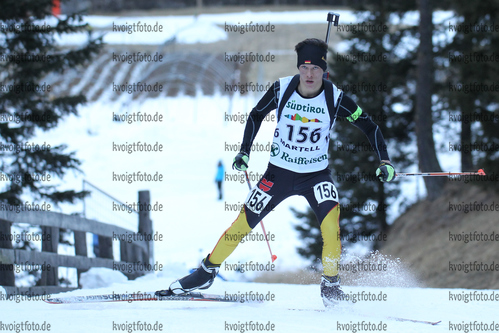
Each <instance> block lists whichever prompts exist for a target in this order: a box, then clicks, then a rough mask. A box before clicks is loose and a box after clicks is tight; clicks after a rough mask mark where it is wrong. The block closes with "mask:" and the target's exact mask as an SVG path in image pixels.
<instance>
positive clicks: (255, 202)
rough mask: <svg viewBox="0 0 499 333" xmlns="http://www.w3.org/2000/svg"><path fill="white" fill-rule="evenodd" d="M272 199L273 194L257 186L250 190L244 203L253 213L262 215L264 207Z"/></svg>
mask: <svg viewBox="0 0 499 333" xmlns="http://www.w3.org/2000/svg"><path fill="white" fill-rule="evenodd" d="M270 199H272V196H271V195H269V194H267V193H265V192H264V191H262V190H261V189H259V188H258V187H255V188H253V189H252V190H251V191H250V193H249V194H248V197H247V198H246V201H245V202H244V203H245V204H246V207H248V208H249V209H250V210H251V211H252V212H253V213H255V214H258V215H260V213H261V212H262V211H263V209H264V208H265V207H267V205H268V203H269V201H270Z"/></svg>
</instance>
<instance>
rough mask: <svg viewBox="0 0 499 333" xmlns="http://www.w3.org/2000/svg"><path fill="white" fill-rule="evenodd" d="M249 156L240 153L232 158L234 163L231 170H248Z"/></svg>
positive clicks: (242, 152)
mask: <svg viewBox="0 0 499 333" xmlns="http://www.w3.org/2000/svg"><path fill="white" fill-rule="evenodd" d="M248 162H249V155H248V154H247V153H246V152H244V151H241V152H239V154H237V155H236V157H234V162H233V163H232V169H236V170H237V171H245V170H246V169H248Z"/></svg>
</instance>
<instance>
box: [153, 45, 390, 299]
mask: <svg viewBox="0 0 499 333" xmlns="http://www.w3.org/2000/svg"><path fill="white" fill-rule="evenodd" d="M327 49H328V48H327V44H326V43H325V42H324V41H322V40H319V39H316V38H310V39H306V40H304V41H302V42H300V43H298V44H297V45H296V46H295V51H296V53H297V58H298V59H297V60H298V61H297V67H298V71H299V74H297V75H295V76H294V77H293V76H289V77H285V78H281V79H279V80H277V81H275V83H274V84H273V85H272V86H271V87H270V89H269V90H268V91H267V92H266V93H265V95H264V96H263V97H262V99H260V101H259V102H258V104H257V105H256V107H254V108H253V110H252V111H251V113H250V114H249V117H248V120H247V122H246V127H245V129H244V136H243V141H242V144H241V150H240V152H239V153H238V154H237V155H236V157H235V158H234V163H233V164H232V167H233V168H235V169H237V170H239V171H245V170H246V169H247V168H248V162H249V155H250V151H251V146H252V144H253V140H254V139H255V136H256V134H257V132H258V130H259V128H260V125H261V123H262V121H263V119H264V118H265V116H266V115H267V114H269V113H270V112H271V111H272V110H275V109H277V112H276V113H277V117H276V118H277V125H276V129H275V132H274V138H273V143H272V148H271V151H270V161H269V164H268V167H267V171H266V172H265V173H264V175H263V177H262V179H260V181H259V182H258V183H257V184H256V186H255V187H254V188H253V189H252V190H251V192H250V194H249V195H248V197H247V199H246V201H245V203H244V205H243V208H242V209H241V211H240V213H239V216H238V217H237V219H236V220H235V221H234V223H232V225H230V227H229V228H228V229H227V230H226V231H225V232H224V234H223V235H222V237H220V239H219V240H218V242H217V243H216V245H215V248H214V249H213V251H212V252H211V253H210V254H209V255H208V256H207V257H206V258H205V259H203V261H202V262H201V265H200V267H199V268H198V269H197V270H196V271H195V272H193V273H192V274H190V275H187V276H185V277H183V278H181V279H180V280H177V281H174V282H173V283H172V284H171V285H170V288H169V289H168V290H161V291H158V292H157V294H158V295H165V296H166V295H171V294H182V293H186V292H189V291H191V290H195V289H206V288H209V287H210V286H211V285H212V283H213V281H214V279H215V277H216V275H217V274H218V270H219V268H220V265H221V264H222V262H224V261H225V259H227V257H228V256H229V255H230V254H231V253H232V252H233V251H234V249H235V248H236V246H237V245H238V244H239V242H240V241H241V239H242V237H244V236H245V235H247V234H248V233H249V232H250V231H251V230H252V229H253V228H255V226H256V225H258V223H259V222H260V221H261V220H262V219H263V218H264V217H265V216H266V215H267V214H268V213H269V212H270V211H271V210H272V209H273V208H275V207H276V206H277V205H278V204H279V203H280V202H281V201H283V200H284V199H286V198H288V197H289V196H292V195H301V196H303V197H305V198H306V199H307V201H308V203H309V205H310V207H311V208H312V209H313V211H314V213H315V216H316V217H317V220H318V224H319V225H320V230H321V234H322V239H323V242H324V243H323V247H322V266H323V275H322V279H321V285H320V291H321V297H322V300H323V302H324V305H325V306H326V307H327V306H332V305H335V304H337V303H338V302H340V301H342V300H345V299H346V298H345V294H344V292H343V291H342V290H341V287H340V277H339V269H338V266H339V262H340V256H341V241H340V239H339V237H338V236H339V234H340V227H339V217H340V205H339V199H338V192H337V190H336V187H335V186H334V183H333V178H332V176H331V170H329V159H328V147H329V141H330V130H331V128H332V127H333V125H334V122H335V121H336V119H337V118H344V119H347V120H348V121H349V122H350V123H352V124H353V125H355V126H356V127H358V128H359V129H360V130H362V131H363V132H364V133H365V134H366V136H367V137H368V139H369V142H370V143H371V145H372V147H373V149H374V152H375V154H376V156H377V157H378V159H379V160H380V164H379V166H378V168H377V170H376V175H377V176H378V178H379V180H380V181H382V182H389V181H392V180H393V179H394V177H395V169H394V167H393V166H392V165H391V163H390V159H389V156H388V153H387V150H386V144H385V140H384V139H383V135H382V134H381V130H380V129H379V127H378V125H376V124H375V123H374V122H373V121H372V120H371V118H369V117H368V116H367V115H366V114H365V113H364V112H363V111H362V109H361V108H360V107H359V106H358V105H357V104H356V103H355V102H354V101H353V100H352V99H351V98H350V97H348V96H347V95H345V94H344V93H343V92H342V91H341V90H339V89H338V88H337V87H336V86H335V85H334V84H332V83H331V82H330V81H327V80H325V79H324V78H323V74H324V72H325V71H326V54H327ZM352 171H354V170H352ZM207 227H209V226H207ZM226 235H227V237H225V236H226Z"/></svg>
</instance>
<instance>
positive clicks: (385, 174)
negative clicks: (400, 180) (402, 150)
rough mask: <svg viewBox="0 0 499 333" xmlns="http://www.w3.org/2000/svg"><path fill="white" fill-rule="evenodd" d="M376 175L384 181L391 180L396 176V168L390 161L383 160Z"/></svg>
mask: <svg viewBox="0 0 499 333" xmlns="http://www.w3.org/2000/svg"><path fill="white" fill-rule="evenodd" d="M376 176H377V177H378V178H379V180H380V181H382V182H391V181H392V180H393V179H394V178H395V169H394V168H393V165H391V164H390V163H389V162H382V163H381V164H380V165H379V167H378V169H377V170H376Z"/></svg>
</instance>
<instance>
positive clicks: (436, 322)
mask: <svg viewBox="0 0 499 333" xmlns="http://www.w3.org/2000/svg"><path fill="white" fill-rule="evenodd" d="M288 310H291V311H315V312H329V310H323V309H320V310H319V309H288ZM359 315H361V316H364V315H362V314H359ZM364 317H367V316H364ZM385 318H386V319H391V320H396V321H409V322H413V323H420V324H428V325H437V324H438V323H441V322H442V321H441V320H439V321H427V320H417V319H407V318H400V317H393V316H390V317H385Z"/></svg>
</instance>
